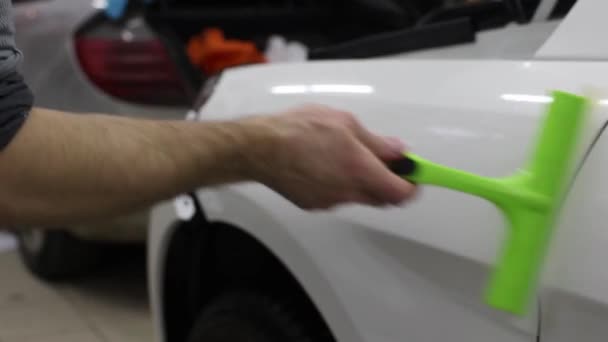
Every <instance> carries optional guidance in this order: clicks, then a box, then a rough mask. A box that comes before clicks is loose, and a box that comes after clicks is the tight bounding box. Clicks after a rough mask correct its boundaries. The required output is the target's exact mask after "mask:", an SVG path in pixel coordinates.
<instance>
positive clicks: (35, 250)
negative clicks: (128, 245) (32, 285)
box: [16, 229, 103, 281]
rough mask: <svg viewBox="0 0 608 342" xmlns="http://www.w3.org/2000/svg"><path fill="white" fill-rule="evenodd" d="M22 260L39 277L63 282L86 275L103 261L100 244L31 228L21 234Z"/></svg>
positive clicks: (19, 246) (18, 234)
mask: <svg viewBox="0 0 608 342" xmlns="http://www.w3.org/2000/svg"><path fill="white" fill-rule="evenodd" d="M16 235H17V241H18V248H19V254H20V256H21V260H22V261H23V263H24V264H25V266H26V267H27V268H28V270H29V271H30V272H31V273H33V274H34V275H35V276H36V277H38V278H41V279H43V280H47V281H61V280H66V279H69V278H73V277H78V276H80V275H83V274H85V273H86V272H87V271H89V270H90V269H91V268H92V267H94V266H96V265H98V264H99V263H100V262H101V260H102V254H103V247H102V246H101V245H100V244H97V243H94V242H89V241H84V240H80V239H78V238H76V237H74V236H73V235H71V234H70V233H68V232H65V231H60V230H43V229H31V230H22V231H19V232H18V233H17V234H16Z"/></svg>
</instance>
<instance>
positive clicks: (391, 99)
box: [149, 0, 608, 342]
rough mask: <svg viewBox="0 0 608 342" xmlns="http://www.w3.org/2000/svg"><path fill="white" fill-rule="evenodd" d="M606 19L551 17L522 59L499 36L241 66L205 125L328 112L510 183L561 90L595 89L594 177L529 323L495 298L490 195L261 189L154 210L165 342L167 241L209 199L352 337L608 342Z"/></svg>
mask: <svg viewBox="0 0 608 342" xmlns="http://www.w3.org/2000/svg"><path fill="white" fill-rule="evenodd" d="M606 10H608V4H606V3H604V2H603V1H598V0H587V1H579V2H578V3H577V5H575V7H574V8H573V9H572V11H571V12H570V14H569V15H568V17H567V18H566V19H564V20H563V21H561V22H560V23H545V24H539V25H541V26H540V27H541V29H540V32H544V33H542V34H539V36H538V37H537V39H536V40H534V39H531V40H529V41H528V42H530V41H532V43H530V44H528V45H527V46H526V47H525V48H522V49H519V50H518V51H517V52H513V51H514V50H512V49H511V50H509V49H508V45H505V44H501V45H500V46H502V47H503V48H504V51H506V52H508V51H511V52H513V53H512V54H511V55H510V56H509V58H498V57H499V56H495V55H493V54H498V53H497V52H496V51H497V50H496V47H497V44H498V43H496V40H495V39H492V40H487V41H486V42H488V44H489V47H488V48H483V47H480V45H479V44H484V40H483V39H482V40H480V42H479V43H478V45H476V46H475V47H473V48H471V47H469V48H467V47H456V48H446V49H440V50H439V51H434V52H421V53H418V54H409V55H408V56H403V57H397V58H396V57H392V58H388V59H377V60H366V61H340V62H316V63H307V64H283V65H271V66H260V67H247V68H241V69H235V70H232V71H230V72H227V73H226V74H224V75H223V77H222V78H221V80H220V81H219V83H218V84H217V86H216V88H215V90H214V92H213V95H212V96H211V98H210V99H209V100H208V101H207V102H206V103H205V105H204V106H203V108H202V109H201V110H200V113H198V119H200V120H202V121H205V120H215V119H232V118H238V117H242V116H245V115H249V114H257V113H267V112H274V111H278V110H282V109H285V108H288V107H291V106H294V105H298V104H301V103H305V102H315V103H322V104H326V105H330V106H333V107H337V108H341V109H344V110H348V111H351V112H353V113H354V114H356V116H357V118H358V119H359V120H360V121H361V122H362V123H363V124H364V125H365V126H366V127H368V128H369V129H371V130H373V131H375V132H378V133H380V134H384V135H389V136H398V137H400V138H402V139H403V140H404V141H406V142H407V144H408V146H409V148H410V149H411V150H412V151H415V152H416V153H417V154H419V155H422V156H424V157H425V158H428V159H431V160H433V161H437V162H440V163H443V164H446V165H450V166H453V167H457V168H461V169H464V170H468V171H471V172H475V173H479V174H482V175H487V176H502V175H508V174H510V173H512V172H513V171H514V170H516V169H518V168H519V167H521V166H522V165H524V163H525V161H526V160H527V157H528V153H529V152H530V150H529V149H530V147H531V146H533V143H534V138H535V136H536V133H537V131H538V129H539V123H540V121H539V119H540V118H542V114H544V109H545V108H546V106H547V102H548V101H550V98H549V97H548V96H547V95H548V92H549V91H550V90H553V89H560V90H565V91H571V92H575V93H581V94H592V95H593V96H594V97H595V98H597V99H598V102H597V105H596V106H595V108H594V111H593V116H592V120H591V123H590V124H589V126H588V127H587V130H586V134H585V141H584V149H583V150H582V151H581V154H580V155H579V161H580V164H581V169H580V171H579V172H578V174H577V176H576V179H575V181H574V182H573V186H572V190H571V192H570V193H569V196H568V198H567V201H566V203H565V205H564V208H563V210H562V212H561V217H560V221H559V222H560V224H559V226H558V227H557V228H556V234H555V236H554V239H553V243H552V248H551V251H550V255H549V258H548V259H547V264H546V265H545V266H546V267H545V268H544V269H545V272H544V273H543V279H542V282H541V284H540V286H539V288H538V292H537V295H538V298H537V300H536V301H533V303H531V306H530V310H529V312H528V314H527V315H525V316H523V317H515V316H510V315H507V314H505V313H502V312H497V311H495V310H492V309H491V308H489V307H488V306H487V305H486V304H485V303H484V302H483V289H484V286H485V284H486V277H487V276H488V274H489V272H490V271H491V269H492V265H493V264H494V261H495V259H496V256H497V255H498V252H499V248H500V245H501V243H502V241H503V237H504V234H505V229H506V225H505V222H504V219H503V217H502V214H501V213H500V212H499V211H498V210H497V209H496V208H495V207H493V206H492V205H491V204H489V203H487V202H485V201H483V200H480V199H478V198H475V197H471V196H468V195H464V194H461V193H456V192H453V191H450V190H445V189H439V188H433V187H422V188H421V193H420V195H419V197H418V198H416V199H415V200H414V201H413V202H411V203H408V204H407V205H405V206H403V207H398V208H391V209H374V208H368V207H364V206H348V207H342V208H339V209H336V210H333V211H331V212H327V213H308V212H305V211H303V210H300V209H298V208H296V207H294V206H293V205H292V204H290V203H289V202H288V201H286V200H285V199H283V198H282V197H281V196H279V195H278V194H276V193H274V192H273V191H271V190H269V189H268V188H265V187H263V186H261V185H259V184H255V183H247V184H236V185H230V186H223V187H217V188H212V189H199V190H197V191H196V192H194V194H195V200H194V201H193V200H192V199H191V198H189V197H187V196H185V197H182V198H180V199H178V200H176V201H168V202H166V203H162V204H160V205H158V206H157V207H156V209H155V210H154V211H153V212H152V217H151V222H150V240H149V274H150V291H151V292H150V293H151V300H152V308H153V313H154V320H155V327H156V329H157V337H158V341H159V342H161V341H162V342H168V340H167V339H166V335H165V332H164V331H165V329H166V327H165V320H166V317H165V313H164V309H163V303H164V302H163V298H162V296H163V287H164V286H165V285H164V280H163V279H164V278H163V277H164V273H165V272H166V270H165V264H166V263H165V258H166V255H167V248H168V245H169V243H170V242H169V241H170V239H171V237H172V235H173V234H174V232H175V231H176V230H177V229H178V228H179V225H180V222H184V221H188V220H189V219H190V218H191V217H192V215H193V213H194V211H196V210H197V208H196V206H195V202H196V203H198V204H200V206H201V207H202V209H203V211H204V215H205V217H206V219H207V220H208V221H211V222H223V223H229V224H230V225H232V226H235V227H238V228H240V229H242V230H243V231H245V232H247V233H248V234H249V235H251V236H253V237H254V238H255V239H257V240H258V241H260V243H262V244H263V245H264V246H266V247H267V248H268V249H269V250H271V251H272V252H273V253H274V255H276V256H277V257H278V258H279V259H280V260H281V261H282V262H283V263H284V264H285V265H286V267H287V268H288V269H289V270H290V272H292V273H293V275H294V277H295V278H296V279H297V280H298V281H299V283H300V284H301V285H302V287H303V288H304V289H305V290H306V293H307V294H308V295H309V296H310V298H311V300H312V301H313V303H314V304H315V306H316V307H317V309H318V310H319V312H320V313H321V315H322V317H323V319H324V320H325V321H326V322H327V325H328V326H329V327H330V329H331V331H332V333H333V334H334V336H335V338H336V340H338V341H341V342H397V341H399V342H401V341H415V342H422V341H425V342H426V341H429V342H437V341H463V342H464V341H467V342H470V341H475V342H476V341H493V342H515V341H516V342H532V341H537V340H539V341H543V342H544V341H550V342H571V341H573V340H575V339H578V340H582V341H605V339H606V336H608V324H606V323H605V322H606V319H608V270H606V269H604V268H603V267H601V262H602V261H604V260H607V259H608V234H607V233H606V231H605V229H604V224H603V223H604V222H606V221H608V214H607V213H608V211H607V210H606V208H608V197H607V196H606V194H607V193H608V185H607V184H605V183H604V182H602V181H603V176H604V174H606V172H608V136H606V134H604V128H605V126H606V124H607V123H608V61H606V60H607V59H608V43H606V42H605V41H603V40H601V39H593V42H592V43H590V42H589V41H588V40H589V39H591V38H592V37H590V36H589V32H590V30H591V27H593V32H598V33H599V32H606V29H607V28H608V27H607V25H606V24H604V23H603V20H604V19H603V18H602V16H603V13H606ZM558 24H559V25H558ZM602 26H603V27H602ZM543 27H544V28H545V31H543ZM514 29H515V30H517V28H514ZM522 30H524V31H522V32H523V34H526V33H525V29H522ZM490 34H492V33H490ZM498 34H500V33H498ZM547 38H548V39H547ZM573 39H574V40H573ZM584 39H587V41H585V40H584ZM492 44H494V45H492ZM492 47H493V48H492ZM450 50H451V53H447V51H450ZM528 52H529V53H528ZM507 54H508V53H507ZM446 56H447V57H446ZM437 58H441V59H437ZM602 99H604V100H602ZM277 172H281V171H280V170H277Z"/></svg>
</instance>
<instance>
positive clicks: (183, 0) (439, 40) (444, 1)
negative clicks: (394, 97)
mask: <svg viewBox="0 0 608 342" xmlns="http://www.w3.org/2000/svg"><path fill="white" fill-rule="evenodd" d="M538 4H539V0H504V1H496V0H474V1H471V0H155V1H153V2H152V3H151V4H149V5H146V6H145V17H146V21H147V22H148V23H149V25H150V26H151V27H153V28H154V29H155V30H156V31H157V32H159V33H160V34H161V35H162V36H163V37H164V38H165V39H166V43H167V44H168V45H170V46H171V50H172V51H173V52H174V57H175V58H176V61H177V62H178V64H179V65H180V66H181V67H182V69H183V70H184V74H185V77H187V78H188V79H189V81H190V82H193V84H194V85H195V87H200V86H201V84H202V82H204V80H205V79H206V78H207V77H208V76H209V75H204V74H203V73H202V72H201V71H200V70H197V69H196V68H195V67H193V65H192V64H191V63H189V60H188V56H187V55H186V52H185V50H186V49H185V47H186V46H187V44H188V41H189V40H190V39H191V38H192V37H193V36H195V35H197V34H199V33H201V32H202V31H203V30H205V29H207V28H219V29H221V30H222V31H223V33H224V34H225V36H226V37H227V38H228V39H239V40H246V41H250V42H253V43H255V45H256V46H257V47H258V49H259V50H260V51H264V49H265V47H266V44H267V42H268V39H269V37H270V36H271V35H281V36H283V37H284V38H286V39H287V40H290V41H298V42H300V43H303V44H305V45H306V46H307V48H308V59H309V60H319V59H349V58H371V57H378V56H386V55H391V54H397V53H403V52H408V51H416V50H421V49H427V48H432V47H440V46H447V45H453V44H461V43H469V42H472V41H474V40H475V32H477V31H479V30H483V29H487V28H494V27H500V26H503V25H505V24H507V23H510V22H526V21H529V20H530V19H531V17H532V14H533V13H534V10H535V9H536V7H537V6H538Z"/></svg>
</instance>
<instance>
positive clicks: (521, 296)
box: [402, 91, 588, 314]
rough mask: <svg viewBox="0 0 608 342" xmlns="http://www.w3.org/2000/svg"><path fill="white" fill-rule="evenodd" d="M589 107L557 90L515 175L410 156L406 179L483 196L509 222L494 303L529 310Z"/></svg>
mask: <svg viewBox="0 0 608 342" xmlns="http://www.w3.org/2000/svg"><path fill="white" fill-rule="evenodd" d="M587 107H588V101H587V100H586V99H585V98H583V97H580V96H577V95H573V94H569V93H565V92H560V91H555V92H553V101H552V103H551V104H550V105H549V108H548V112H547V114H546V116H545V117H544V121H543V123H542V125H541V130H540V134H539V137H538V141H537V144H536V147H535V149H534V150H533V153H532V155H531V160H530V162H529V165H527V167H525V168H523V169H522V170H520V171H518V172H516V173H515V174H514V175H512V176H510V177H506V178H489V177H482V176H478V175H475V174H472V173H468V172H465V171H462V170H457V169H454V168H450V167H446V166H443V165H440V164H436V163H433V162H431V161H429V160H426V159H424V158H422V157H420V156H417V155H415V154H406V155H405V157H406V159H407V160H408V161H409V163H410V164H411V168H410V169H409V170H408V171H407V172H406V173H405V174H402V176H403V177H404V178H406V179H408V180H410V181H412V182H416V183H419V184H428V185H434V186H439V187H443V188H448V189H452V190H455V191H460V192H464V193H468V194H471V195H474V196H478V197H481V198H484V199H486V200H488V201H490V202H492V203H494V204H495V205H496V206H497V207H498V208H499V209H500V210H501V211H502V212H503V213H504V215H505V217H506V219H507V221H508V223H509V225H510V227H509V230H508V231H507V232H506V238H505V241H504V243H503V246H502V250H501V255H500V256H499V259H498V261H497V263H496V265H495V267H494V269H493V271H492V274H491V277H490V280H489V284H488V287H487V291H486V295H485V301H486V303H487V304H488V305H490V306H492V307H494V308H497V309H500V310H504V311H507V312H511V313H514V314H523V313H525V312H526V309H527V306H528V303H529V302H530V299H531V296H532V295H533V294H534V291H535V287H536V282H537V277H538V274H539V273H540V268H541V265H542V262H543V259H544V257H545V254H546V249H547V243H548V241H549V239H550V236H551V235H552V230H553V225H554V220H555V216H556V211H557V210H558V209H559V205H560V203H561V200H562V198H563V194H564V191H565V190H566V189H567V185H568V183H569V182H568V181H569V180H571V178H572V174H571V172H572V171H573V163H574V159H573V158H574V157H575V154H576V151H577V147H578V144H579V141H580V135H581V131H582V128H583V124H584V122H585V120H586V117H587V115H586V111H587Z"/></svg>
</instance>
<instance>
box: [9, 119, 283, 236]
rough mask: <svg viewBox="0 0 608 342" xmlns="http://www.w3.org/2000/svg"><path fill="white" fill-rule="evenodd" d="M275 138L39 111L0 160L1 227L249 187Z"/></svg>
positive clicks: (220, 127)
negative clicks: (239, 184) (260, 155)
mask: <svg viewBox="0 0 608 342" xmlns="http://www.w3.org/2000/svg"><path fill="white" fill-rule="evenodd" d="M248 125H251V123H248ZM271 132H272V130H270V129H264V128H261V126H260V129H257V130H252V129H251V128H250V127H249V128H248V129H245V128H244V127H243V123H242V122H241V121H231V122H222V123H192V122H185V121H167V122H160V121H151V120H150V121H148V120H138V119H131V118H125V117H115V116H108V115H93V114H87V115H83V114H66V113H60V112H55V111H50V110H45V109H34V110H33V111H32V112H31V114H30V117H29V118H28V120H27V122H26V123H25V125H24V126H23V128H22V129H21V131H20V132H19V134H18V135H17V136H16V137H15V139H14V140H13V141H12V142H11V144H10V145H9V146H8V147H7V148H6V149H5V150H4V151H2V152H0V165H2V167H0V179H2V184H3V189H2V192H1V193H0V202H1V203H0V210H1V212H0V221H1V222H3V224H16V223H19V224H22V223H29V224H49V223H50V222H56V223H57V224H63V223H70V222H75V221H78V220H81V219H90V218H95V217H103V216H107V215H113V214H122V213H127V212H128V211H130V210H134V209H138V208H140V207H142V206H145V205H149V204H153V203H154V202H156V201H158V200H162V199H165V198H169V197H171V196H173V195H175V194H178V193H180V192H185V191H189V190H192V189H194V188H196V187H199V186H207V185H215V184H221V183H225V182H235V181H240V180H246V179H250V178H252V175H251V174H249V172H250V171H251V167H252V164H251V163H249V161H250V160H251V159H250V158H249V155H248V154H247V152H251V149H261V148H264V146H270V145H271V144H272V142H271V136H272V133H271Z"/></svg>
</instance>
